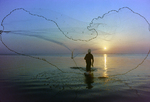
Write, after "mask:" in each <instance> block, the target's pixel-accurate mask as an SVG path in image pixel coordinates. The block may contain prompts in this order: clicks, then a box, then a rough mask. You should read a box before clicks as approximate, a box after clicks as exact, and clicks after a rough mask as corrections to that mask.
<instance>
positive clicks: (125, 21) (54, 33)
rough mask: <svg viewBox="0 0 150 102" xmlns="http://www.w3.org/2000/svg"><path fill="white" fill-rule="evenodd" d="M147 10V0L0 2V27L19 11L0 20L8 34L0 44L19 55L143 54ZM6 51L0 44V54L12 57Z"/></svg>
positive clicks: (147, 35) (149, 42)
mask: <svg viewBox="0 0 150 102" xmlns="http://www.w3.org/2000/svg"><path fill="white" fill-rule="evenodd" d="M149 4H150V1H149V0H0V7H1V9H0V21H2V20H3V18H4V17H6V15H8V14H9V13H10V12H11V11H12V10H14V9H16V8H22V9H20V10H16V11H14V12H12V13H11V14H10V15H8V16H7V17H6V18H5V19H4V21H3V23H2V24H3V26H4V28H5V29H4V31H11V32H3V33H2V34H1V39H2V41H3V42H4V43H5V45H6V46H7V47H8V48H9V49H11V50H14V51H16V52H19V53H32V54H39V53H71V52H73V51H74V52H76V53H85V52H86V51H87V49H89V48H90V49H92V52H93V53H147V52H148V50H149V48H150V40H149V39H150V30H149V29H150V26H149V24H148V23H149V22H150V12H149V10H150V6H149ZM124 7H125V8H124ZM120 8H121V9H120ZM119 9H120V10H119ZM115 10H116V11H118V10H119V11H118V12H116V11H115ZM29 12H30V14H29ZM108 12H109V13H108ZM33 14H36V16H33ZM38 15H41V16H42V17H39V16H38ZM46 19H47V20H46ZM0 30H3V27H2V26H0ZM6 46H4V44H2V42H0V54H10V53H13V52H11V51H9V49H8V48H6Z"/></svg>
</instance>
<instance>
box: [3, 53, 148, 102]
mask: <svg viewBox="0 0 150 102" xmlns="http://www.w3.org/2000/svg"><path fill="white" fill-rule="evenodd" d="M94 56H95V63H94V67H93V68H92V72H93V76H91V77H85V76H84V72H85V61H84V60H83V57H84V55H79V56H77V57H75V58H74V60H72V59H71V58H70V55H61V54H58V55H53V56H50V55H49V56H35V57H36V58H39V59H35V58H30V57H25V56H19V55H1V56H0V101H1V102H38V101H39V102H40V101H43V102H46V101H47V102H55V101H62V102H71V101H73V102H84V101H85V102H89V101H92V102H106V101H109V102H141V101H142V102H149V101H150V98H149V95H150V74H149V72H150V57H148V58H147V59H146V60H145V61H144V62H143V63H142V64H140V63H141V62H142V61H143V59H144V57H145V56H146V54H94ZM42 58H43V59H42ZM52 64H53V65H52ZM138 65H139V66H138ZM137 66H138V67H137ZM136 67H137V68H136Z"/></svg>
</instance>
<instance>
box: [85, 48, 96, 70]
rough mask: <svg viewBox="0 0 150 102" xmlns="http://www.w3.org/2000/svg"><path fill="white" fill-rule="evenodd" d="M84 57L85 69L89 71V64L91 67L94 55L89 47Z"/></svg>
mask: <svg viewBox="0 0 150 102" xmlns="http://www.w3.org/2000/svg"><path fill="white" fill-rule="evenodd" d="M84 59H85V60H86V71H87V72H91V66H92V67H93V63H94V57H93V55H92V54H91V49H88V54H86V55H85V57H84Z"/></svg>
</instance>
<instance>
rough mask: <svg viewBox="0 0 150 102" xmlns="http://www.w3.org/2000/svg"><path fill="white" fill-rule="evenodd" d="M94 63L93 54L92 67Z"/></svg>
mask: <svg viewBox="0 0 150 102" xmlns="http://www.w3.org/2000/svg"><path fill="white" fill-rule="evenodd" d="M93 64H94V57H93V56H92V63H91V65H92V67H93Z"/></svg>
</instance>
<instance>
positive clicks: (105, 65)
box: [103, 54, 108, 77]
mask: <svg viewBox="0 0 150 102" xmlns="http://www.w3.org/2000/svg"><path fill="white" fill-rule="evenodd" d="M103 76H104V77H107V76H108V74H107V54H104V73H103Z"/></svg>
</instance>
